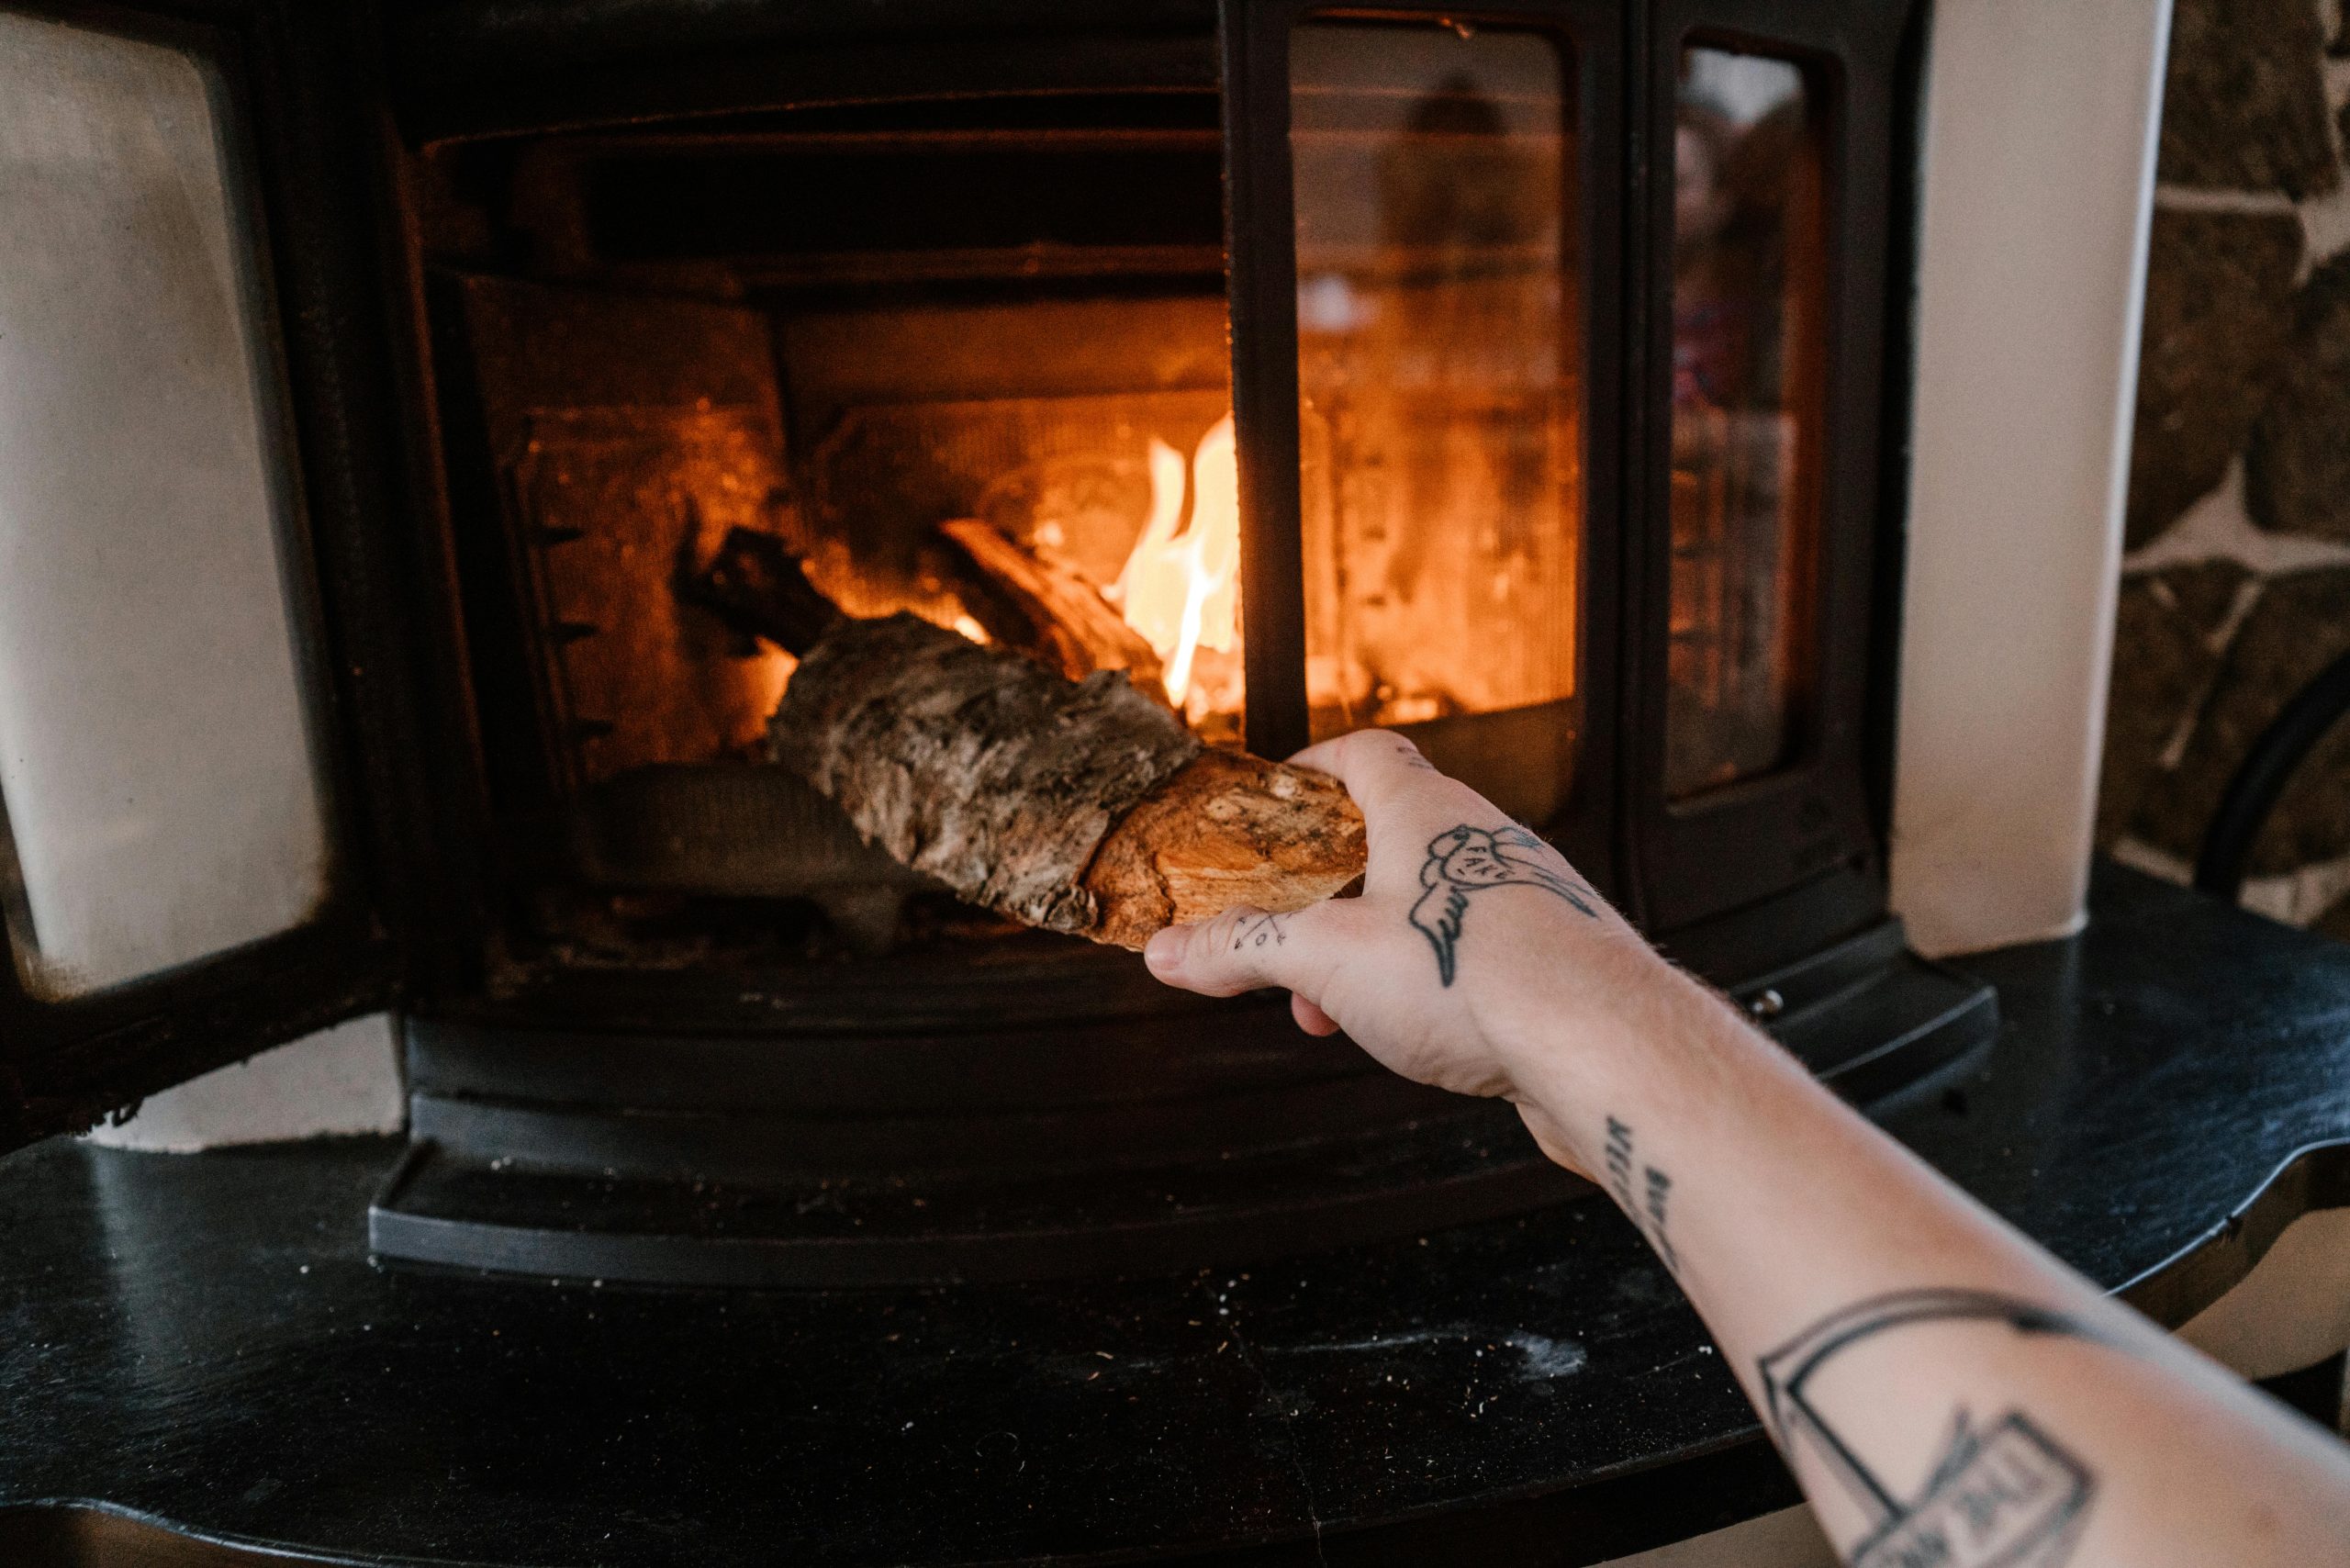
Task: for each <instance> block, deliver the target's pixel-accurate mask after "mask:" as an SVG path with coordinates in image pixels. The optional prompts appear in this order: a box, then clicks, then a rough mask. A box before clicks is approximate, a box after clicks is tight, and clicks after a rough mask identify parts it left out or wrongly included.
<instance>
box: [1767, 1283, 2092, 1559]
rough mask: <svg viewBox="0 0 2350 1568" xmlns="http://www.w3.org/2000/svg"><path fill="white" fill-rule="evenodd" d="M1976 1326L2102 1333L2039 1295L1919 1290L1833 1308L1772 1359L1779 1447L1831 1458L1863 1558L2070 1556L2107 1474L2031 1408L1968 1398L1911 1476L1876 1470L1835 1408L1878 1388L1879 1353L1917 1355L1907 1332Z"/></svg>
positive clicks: (1852, 1546) (1849, 1550) (1865, 1398)
mask: <svg viewBox="0 0 2350 1568" xmlns="http://www.w3.org/2000/svg"><path fill="white" fill-rule="evenodd" d="M1968 1324H1973V1325H1975V1326H1979V1327H1990V1328H1993V1329H1997V1328H1999V1327H2005V1328H2006V1329H2008V1330H2009V1331H2011V1332H2013V1333H2016V1334H2020V1335H2065V1336H2068V1337H2071V1338H2083V1339H2090V1340H2095V1341H2098V1342H2104V1341H2103V1337H2102V1336H2101V1335H2099V1334H2098V1332H2097V1331H2096V1330H2095V1329H2094V1328H2092V1327H2088V1326H2087V1325H2084V1324H2082V1323H2080V1322H2078V1321H2076V1320H2075V1319H2073V1318H2070V1317H2067V1316H2064V1315H2063V1314H2060V1313H2054V1312H2051V1311H2049V1310H2047V1309H2046V1308H2044V1307H2039V1306H2034V1305H2031V1303H2029V1302H2024V1301H2018V1300H2016V1299H2014V1298H2012V1297H2009V1296H2001V1295H1994V1294H1989V1293H1987V1292H1984V1291H1963V1290H1918V1291H1900V1292H1897V1293H1895V1294H1891V1295H1883V1296H1876V1297H1873V1298H1871V1299H1870V1300H1867V1301H1863V1302H1862V1303H1860V1304H1859V1305H1854V1306H1849V1307H1846V1308H1845V1309H1844V1310H1843V1311H1841V1312H1838V1313H1833V1314H1831V1315H1830V1316H1827V1317H1825V1318H1823V1319H1821V1320H1820V1321H1819V1322H1818V1323H1816V1324H1814V1325H1813V1326H1812V1327H1809V1328H1807V1329H1806V1330H1805V1331H1804V1332H1803V1333H1801V1334H1799V1335H1797V1336H1796V1338H1793V1339H1791V1340H1789V1341H1788V1342H1787V1343H1786V1344H1785V1345H1783V1346H1781V1347H1780V1348H1779V1349H1778V1350H1774V1351H1772V1352H1771V1353H1770V1354H1769V1355H1767V1356H1764V1357H1763V1358H1762V1362H1761V1372H1762V1397H1763V1414H1764V1417H1766V1418H1767V1419H1768V1420H1769V1421H1770V1423H1771V1427H1772V1429H1773V1431H1774V1434H1775V1435H1776V1436H1777V1438H1778V1440H1779V1447H1780V1449H1781V1450H1783V1451H1784V1452H1785V1453H1786V1455H1787V1457H1788V1459H1789V1461H1790V1462H1793V1461H1794V1460H1795V1458H1796V1455H1797V1453H1798V1452H1800V1453H1802V1454H1803V1455H1804V1456H1805V1457H1807V1458H1809V1459H1813V1460H1817V1461H1818V1462H1820V1463H1822V1464H1824V1465H1825V1466H1826V1467H1827V1469H1828V1471H1829V1473H1830V1474H1831V1475H1833V1476H1834V1477H1835V1478H1836V1480H1837V1482H1838V1483H1839V1484H1841V1486H1842V1487H1843V1489H1844V1491H1845V1493H1846V1494H1847V1495H1849V1496H1850V1497H1851V1499H1852V1502H1853V1503H1854V1505H1856V1506H1858V1508H1859V1509H1860V1513H1861V1517H1862V1519H1863V1529H1862V1532H1861V1534H1860V1535H1859V1537H1858V1538H1857V1539H1856V1540H1852V1541H1851V1542H1850V1543H1849V1544H1845V1546H1844V1551H1845V1557H1846V1560H1847V1561H1848V1562H1851V1564H1852V1568H1909V1565H1911V1564H1922V1563H1932V1564H1934V1565H1935V1568H2010V1565H2013V1568H2023V1565H2026V1564H2029V1565H2030V1568H2055V1565H2056V1564H2058V1563H2061V1562H2064V1561H2065V1559H2066V1558H2067V1557H2069V1556H2070V1555H2071V1554H2072V1550H2073V1546H2074V1543H2075V1541H2076V1540H2077V1539H2078V1537H2079V1535H2080V1532H2081V1528H2082V1526H2083V1525H2084V1524H2085V1523H2086V1522H2087V1515H2088V1507H2089V1504H2090V1503H2091V1501H2093V1500H2094V1498H2095V1496H2096V1494H2097V1477H2096V1475H2095V1473H2093V1472H2091V1471H2090V1469H2089V1468H2088V1466H2087V1465H2086V1464H2084V1463H2083V1462H2081V1461H2080V1460H2079V1459H2078V1458H2077V1457H2076V1456H2075V1455H2074V1454H2072V1453H2070V1452H2068V1451H2067V1450H2065V1448H2064V1447H2063V1446H2062V1445H2061V1444H2059V1443H2058V1442H2057V1441H2056V1439H2053V1438H2052V1437H2050V1436H2049V1435H2048V1434H2047V1433H2046V1432H2044V1431H2042V1429H2041V1428H2039V1427H2038V1426H2036V1425H2034V1424H2033V1423H2032V1421H2031V1419H2030V1418H2029V1417H2026V1416H2025V1415H2024V1414H2023V1412H2021V1411H2020V1410H2009V1412H2008V1413H2007V1414H2006V1415H2004V1416H2002V1417H1999V1418H1998V1419H1997V1421H1994V1422H1992V1423H1990V1424H1989V1425H1988V1426H1984V1425H1981V1424H1979V1423H1978V1422H1976V1421H1975V1418H1974V1417H1973V1416H1972V1415H1971V1414H1970V1413H1969V1412H1968V1411H1967V1410H1966V1408H1965V1406H1963V1405H1962V1406H1959V1407H1958V1408H1957V1410H1956V1412H1955V1415H1954V1418H1953V1420H1952V1421H1951V1431H1950V1436H1949V1437H1948V1439H1945V1440H1944V1442H1943V1443H1942V1447H1941V1449H1940V1450H1939V1451H1938V1452H1937V1453H1936V1456H1935V1458H1934V1459H1933V1461H1932V1462H1931V1463H1930V1465H1929V1466H1928V1468H1927V1469H1926V1471H1925V1473H1923V1474H1922V1475H1919V1476H1917V1477H1916V1478H1915V1479H1914V1480H1913V1481H1910V1482H1908V1483H1907V1484H1905V1483H1903V1482H1902V1481H1899V1480H1897V1479H1894V1478H1891V1477H1888V1476H1886V1475H1883V1474H1880V1473H1878V1472H1877V1471H1876V1470H1873V1469H1872V1468H1871V1467H1870V1465H1869V1463H1868V1462H1865V1461H1864V1460H1863V1457H1862V1455H1861V1454H1860V1453H1858V1452H1856V1451H1855V1450H1854V1449H1853V1447H1852V1440H1851V1439H1849V1438H1848V1436H1847V1431H1848V1430H1849V1427H1848V1426H1846V1425H1844V1424H1843V1423H1842V1422H1841V1417H1839V1416H1838V1415H1837V1411H1838V1407H1839V1405H1840V1403H1841V1405H1842V1406H1843V1407H1844V1408H1845V1409H1846V1410H1850V1409H1852V1408H1856V1407H1860V1406H1863V1405H1865V1404H1866V1403H1867V1402H1869V1401H1870V1400H1871V1399H1872V1398H1873V1394H1874V1389H1875V1388H1876V1386H1877V1384H1876V1382H1875V1379H1874V1377H1873V1376H1872V1375H1871V1372H1870V1370H1869V1365H1868V1363H1869V1360H1870V1358H1871V1357H1872V1356H1873V1355H1880V1354H1903V1353H1914V1347H1912V1348H1911V1350H1910V1351H1909V1352H1905V1351H1903V1350H1899V1349H1897V1348H1896V1347H1897V1346H1898V1345H1899V1344H1900V1341H1899V1339H1898V1338H1897V1336H1898V1334H1899V1332H1900V1331H1901V1330H1905V1329H1918V1328H1924V1327H1934V1326H1942V1327H1952V1326H1964V1325H1968ZM1888 1336H1892V1337H1895V1338H1888ZM1831 1367H1832V1368H1833V1369H1834V1372H1833V1374H1832V1375H1829V1376H1823V1375H1822V1374H1823V1373H1824V1372H1828V1371H1829V1369H1830V1368H1831ZM1823 1523H1825V1520H1824V1519H1823Z"/></svg>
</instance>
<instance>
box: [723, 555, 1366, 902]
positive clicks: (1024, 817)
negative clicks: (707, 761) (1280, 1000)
mask: <svg viewBox="0 0 2350 1568" xmlns="http://www.w3.org/2000/svg"><path fill="white" fill-rule="evenodd" d="M693 586H694V589H695V592H696V595H697V597H699V598H700V599H702V600H703V602H705V603H709V604H711V605H712V606H713V607H715V608H718V609H720V610H722V612H724V613H726V614H727V615H728V616H729V617H730V619H733V621H734V622H735V623H736V624H737V625H740V626H742V627H743V628H744V630H746V631H752V632H755V633H757V634H759V635H761V636H764V637H767V638H768V639H769V640H770V641H774V642H777V643H778V644H780V645H781V646H783V647H784V648H785V649H786V650H787V651H789V652H790V653H792V654H795V655H798V656H799V658H800V667H799V669H798V671H797V672H796V673H794V675H793V676H792V678H791V684H790V685H789V687H787V688H786V689H785V691H784V697H783V703H782V705H781V707H779V708H778V710H777V711H776V715H775V718H774V720H773V722H772V723H771V724H770V726H769V731H768V735H769V745H770V749H771V754H772V755H773V756H774V757H775V758H776V760H777V761H778V762H780V763H783V764H784V765H785V766H787V767H790V768H791V769H792V770H793V771H795V772H797V773H799V774H800V775H801V776H802V777H803V778H807V779H808V780H809V782H810V783H811V784H813V785H814V786H815V787H816V789H817V790H819V791H821V792H822V793H823V794H824V795H826V796H829V797H830V798H831V799H832V800H833V801H834V803H835V804H837V805H838V806H839V807H840V808H841V809H842V811H843V812H845V813H846V814H847V816H848V819H849V821H850V822H851V823H853V824H854V825H855V826H856V830H857V832H858V833H859V834H861V835H863V836H864V838H865V839H866V840H867V842H868V843H871V844H875V845H878V846H880V847H881V848H883V849H885V850H887V851H888V852H889V853H890V856H891V857H893V858H895V859H896V860H898V861H899V862H900V863H901V864H902V865H905V866H908V867H911V868H913V869H915V870H918V871H922V872H925V873H927V874H928V875H930V876H932V877H934V878H936V879H938V880H939V881H941V882H944V883H945V884H946V886H948V887H949V888H951V889H953V890H955V891H956V892H957V893H958V894H959V895H961V896H962V897H963V898H965V899H966V900H968V901H969V902H973V903H976V904H979V905H981V906H982V907H984V908H987V909H990V910H994V911H996V912H997V913H1002V914H1005V915H1008V916H1010V917H1011V918H1013V919H1014V920H1018V921H1020V922H1022V923H1024V924H1029V925H1036V926H1042V927H1045V928H1046V929H1047V930H1052V931H1062V932H1068V933H1070V934H1073V935H1081V936H1087V937H1091V938H1092V939H1093V940H1095V941H1097V942H1108V943H1114V944H1116V945H1118V946H1126V947H1139V946H1141V945H1142V944H1143V942H1144V941H1145V940H1146V939H1147V937H1148V936H1149V935H1150V934H1151V933H1152V932H1153V931H1156V930H1158V928H1159V927H1161V926H1163V925H1166V924H1169V923H1171V922H1176V921H1192V920H1203V919H1206V918H1208V917H1209V916H1211V915H1214V914H1216V913H1220V912H1222V911H1223V910H1225V909H1227V908H1230V907H1231V906H1232V905H1234V904H1238V903H1246V904H1252V905H1255V906H1257V907H1259V908H1262V909H1267V910H1272V911H1276V912H1283V911H1288V910H1293V909H1301V908H1304V906H1305V905H1307V904H1309V903H1313V902H1316V901H1318V900H1320V899H1323V898H1326V897H1327V896H1329V895H1330V894H1332V893H1335V892H1337V891H1338V890H1341V889H1342V888H1344V887H1346V886H1347V885H1348V883H1349V882H1352V881H1353V880H1354V879H1356V878H1358V877H1359V876H1360V875H1361V873H1362V868H1363V856H1364V844H1363V823H1362V815H1361V813H1360V812H1358V811H1357V810H1356V809H1355V806H1354V802H1353V801H1350V800H1348V797H1347V793H1346V790H1345V789H1344V788H1343V787H1341V786H1340V785H1339V784H1338V783H1337V780H1335V779H1333V778H1329V777H1328V776H1327V775H1326V774H1321V773H1316V772H1314V771H1312V770H1311V769H1307V768H1300V767H1289V766H1287V765H1285V764H1281V763H1273V762H1266V761H1263V760H1261V759H1259V758H1257V757H1253V756H1245V755H1242V754H1239V753H1232V752H1212V751H1209V750H1207V749H1206V748H1205V747H1204V746H1203V745H1201V743H1200V741H1199V740H1198V739H1197V737H1195V736H1193V735H1192V734H1191V733H1190V732H1189V731H1188V730H1186V729H1185V728H1184V727H1183V724H1182V722H1181V720H1180V719H1178V718H1177V717H1176V716H1175V715H1174V714H1173V713H1172V712H1170V711H1169V710H1168V709H1167V708H1166V707H1165V706H1164V705H1163V704H1161V703H1159V702H1157V701H1154V700H1151V699H1149V698H1147V697H1145V696H1144V695H1143V694H1142V693H1141V692H1139V691H1137V690H1136V689H1135V688H1134V686H1133V685H1132V684H1130V683H1129V681H1128V679H1127V678H1126V674H1125V672H1124V671H1120V670H1098V671H1095V672H1093V673H1091V674H1089V675H1087V676H1086V677H1085V678H1083V679H1081V680H1075V681H1072V680H1070V679H1069V678H1066V677H1064V676H1063V675H1061V674H1060V673H1058V672H1057V670H1054V669H1049V668H1046V667H1045V666H1042V665H1040V664H1038V663H1036V662H1035V660H1033V659H1031V658H1027V657H1024V656H1022V655H1019V654H1015V653H1011V652H1007V651H1005V650H1003V649H1001V648H993V647H982V646H980V645H979V644H974V643H972V642H970V641H968V639H966V638H964V637H961V636H959V635H957V633H953V632H950V631H947V630H946V629H945V628H943V627H938V626H934V625H932V624H930V623H929V622H925V621H923V620H921V619H919V618H918V617H916V616H912V615H909V614H904V613H901V614H897V615H892V616H888V617H885V618H883V619H880V620H870V621H867V620H856V619H853V618H850V617H847V616H844V615H842V614H841V613H840V612H839V611H838V610H836V609H834V607H833V606H831V605H830V604H829V603H828V602H827V601H825V600H824V599H823V598H822V596H821V595H819V594H818V593H817V592H816V591H815V589H814V588H811V587H810V586H809V584H808V582H807V580H806V578H805V577H803V576H802V575H801V574H800V568H799V565H798V563H797V562H796V561H793V560H792V559H791V558H790V557H789V555H788V554H785V552H784V551H783V548H782V546H781V544H780V543H778V542H777V541H775V540H773V539H770V538H767V537H766V536H763V535H759V534H755V533H750V532H744V531H740V530H738V531H736V532H734V533H733V534H731V535H729V536H728V538H727V540H726V542H725V544H724V545H723V547H722V549H721V551H720V552H719V555H718V558H717V560H716V562H715V563H713V565H712V566H711V568H710V569H709V570H708V571H706V572H705V573H704V574H703V575H702V577H700V578H699V580H698V581H697V582H696V583H695V584H694V585H693Z"/></svg>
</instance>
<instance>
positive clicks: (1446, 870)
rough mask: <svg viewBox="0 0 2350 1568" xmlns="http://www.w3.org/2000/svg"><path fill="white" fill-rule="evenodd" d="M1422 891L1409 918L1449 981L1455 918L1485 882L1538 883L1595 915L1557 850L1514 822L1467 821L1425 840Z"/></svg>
mask: <svg viewBox="0 0 2350 1568" xmlns="http://www.w3.org/2000/svg"><path fill="white" fill-rule="evenodd" d="M1420 886H1421V888H1422V889H1423V890H1424V891H1422V893H1421V894H1420V900H1419V902H1417V903H1416V904H1414V905H1413V906H1412V915H1411V919H1412V924H1414V925H1415V926H1416V927H1417V928H1418V929H1419V933H1420V935H1423V936H1425V937H1427V939H1428V946H1431V947H1433V948H1435V949H1436V970H1437V974H1438V978H1439V979H1441V980H1443V982H1444V983H1445V984H1446V985H1450V984H1451V983H1452V977H1453V974H1454V972H1455V970H1456V969H1457V968H1458V964H1459V959H1460V923H1461V919H1462V917H1463V916H1465V915H1466V914H1467V913H1469V895H1470V894H1472V893H1476V892H1483V890H1485V889H1487V888H1540V889H1541V890H1544V891H1545V892H1549V893H1554V894H1556V895H1557V896H1558V897H1560V898H1561V899H1564V900H1565V901H1566V902H1568V903H1569V904H1571V905H1572V906H1573V907H1574V909H1575V910H1576V912H1577V913H1581V914H1584V915H1588V916H1590V917H1591V918H1593V919H1597V918H1598V915H1599V907H1598V905H1599V897H1598V895H1597V894H1596V893H1594V892H1593V891H1592V890H1591V889H1590V888H1589V887H1588V886H1587V885H1585V884H1584V883H1583V880H1582V879H1580V878H1578V877H1576V876H1575V875H1574V873H1572V871H1569V870H1568V869H1567V868H1566V867H1565V865H1564V863H1563V862H1561V861H1560V859H1559V856H1558V851H1556V850H1554V849H1552V848H1551V847H1550V846H1549V845H1547V844H1545V843H1543V842H1542V841H1541V840H1540V839H1539V838H1538V837H1536V836H1535V835H1534V834H1531V833H1529V832H1527V830H1526V829H1524V828H1522V827H1517V826H1515V825H1513V826H1510V827H1500V828H1486V827H1472V826H1470V825H1469V824H1468V823H1461V824H1460V826H1459V827H1456V828H1450V829H1448V830H1447V831H1445V832H1443V833H1440V834H1437V835H1436V837H1434V838H1432V839H1430V840H1429V841H1428V857H1427V860H1426V861H1425V862H1424V863H1423V864H1422V865H1421V867H1420Z"/></svg>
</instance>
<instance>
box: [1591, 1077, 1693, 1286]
mask: <svg viewBox="0 0 2350 1568" xmlns="http://www.w3.org/2000/svg"><path fill="white" fill-rule="evenodd" d="M1606 1166H1607V1190H1608V1191H1609V1192H1611V1193H1615V1194H1616V1202H1617V1204H1619V1205H1621V1206H1622V1208H1623V1210H1624V1213H1625V1214H1626V1215H1629V1216H1630V1218H1631V1221H1632V1223H1633V1224H1634V1225H1635V1226H1639V1230H1640V1234H1641V1235H1643V1236H1645V1237H1647V1238H1649V1245H1650V1246H1651V1247H1653V1248H1655V1249H1656V1255H1657V1256H1658V1257H1660V1258H1662V1259H1663V1260H1664V1266H1665V1267H1666V1268H1668V1269H1670V1270H1672V1271H1673V1272H1674V1273H1676V1274H1677V1273H1679V1272H1681V1255H1680V1254H1679V1253H1677V1252H1675V1251H1674V1250H1673V1238H1671V1237H1670V1236H1668V1235H1666V1234H1665V1228H1664V1215H1665V1200H1666V1198H1667V1197H1668V1196H1669V1195H1670V1194H1671V1193H1672V1191H1673V1178H1672V1177H1670V1176H1667V1175H1666V1174H1665V1173H1664V1172H1663V1171H1662V1170H1658V1169H1657V1168H1656V1167H1655V1166H1653V1165H1640V1166H1637V1168H1636V1165H1635V1162H1634V1160H1633V1159H1632V1129H1631V1127H1630V1126H1629V1125H1628V1124H1627V1123H1624V1122H1621V1121H1618V1120H1617V1119H1616V1118H1615V1117H1614V1116H1610V1117H1608V1118H1607V1152H1606ZM1636 1169H1637V1174H1636Z"/></svg>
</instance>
